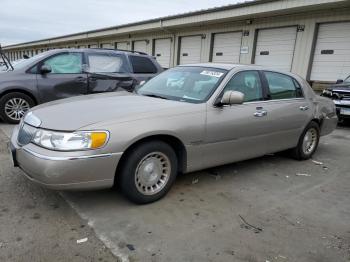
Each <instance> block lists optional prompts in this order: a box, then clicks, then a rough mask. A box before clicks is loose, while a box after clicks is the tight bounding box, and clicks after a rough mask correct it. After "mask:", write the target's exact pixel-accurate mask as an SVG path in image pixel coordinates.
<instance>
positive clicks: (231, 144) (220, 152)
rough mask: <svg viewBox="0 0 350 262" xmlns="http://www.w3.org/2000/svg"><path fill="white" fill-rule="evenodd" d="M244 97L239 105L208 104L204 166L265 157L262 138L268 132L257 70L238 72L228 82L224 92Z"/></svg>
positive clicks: (264, 141) (268, 127) (261, 88)
mask: <svg viewBox="0 0 350 262" xmlns="http://www.w3.org/2000/svg"><path fill="white" fill-rule="evenodd" d="M229 90H234V91H239V92H242V93H243V94H244V95H245V98H244V103H243V104H240V105H232V106H223V107H214V106H213V105H211V104H208V105H207V132H206V140H205V143H204V144H205V145H204V146H203V151H202V153H203V165H204V166H205V167H209V166H213V165H222V164H227V163H230V162H234V161H239V160H243V159H248V158H252V157H257V156H260V155H264V154H265V153H266V149H265V143H266V140H265V137H266V135H267V134H268V133H269V132H270V126H269V123H268V121H266V112H265V111H264V110H263V105H264V101H263V100H264V92H263V86H262V82H261V79H260V76H259V72H258V71H254V70H252V71H241V72H238V73H236V74H235V75H234V76H233V77H232V79H231V80H230V81H229V82H228V83H227V85H226V87H225V88H224V90H223V92H222V94H223V93H224V92H225V91H229Z"/></svg>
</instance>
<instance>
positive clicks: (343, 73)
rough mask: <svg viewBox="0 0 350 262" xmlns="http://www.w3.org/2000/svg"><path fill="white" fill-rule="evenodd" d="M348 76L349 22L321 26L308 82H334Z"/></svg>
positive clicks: (349, 60)
mask: <svg viewBox="0 0 350 262" xmlns="http://www.w3.org/2000/svg"><path fill="white" fill-rule="evenodd" d="M349 74H350V22H346V23H330V24H321V25H320V26H319V29H318V34H317V39H316V45H315V51H314V56H313V61H312V67H311V75H310V80H312V81H336V80H337V79H344V78H345V77H347V76H348V75H349Z"/></svg>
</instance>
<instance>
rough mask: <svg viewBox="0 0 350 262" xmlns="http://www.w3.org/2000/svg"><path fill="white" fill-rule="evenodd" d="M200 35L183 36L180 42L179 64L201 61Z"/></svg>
mask: <svg viewBox="0 0 350 262" xmlns="http://www.w3.org/2000/svg"><path fill="white" fill-rule="evenodd" d="M201 50H202V37H201V36H184V37H181V43H180V61H179V64H180V65H183V64H192V63H199V62H200V61H201Z"/></svg>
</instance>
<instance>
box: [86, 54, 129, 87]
mask: <svg viewBox="0 0 350 262" xmlns="http://www.w3.org/2000/svg"><path fill="white" fill-rule="evenodd" d="M86 65H87V67H88V71H89V75H88V83H89V84H88V93H101V92H113V91H122V90H127V91H132V88H133V80H127V81H122V80H117V79H115V78H113V76H115V75H117V74H118V75H125V76H130V66H129V63H128V60H127V58H126V56H125V55H124V54H121V53H116V52H108V51H107V52H100V51H99V52H87V53H86Z"/></svg>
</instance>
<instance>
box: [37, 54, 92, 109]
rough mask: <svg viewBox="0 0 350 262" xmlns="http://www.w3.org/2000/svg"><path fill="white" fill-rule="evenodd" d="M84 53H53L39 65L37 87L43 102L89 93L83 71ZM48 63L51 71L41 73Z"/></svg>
mask: <svg viewBox="0 0 350 262" xmlns="http://www.w3.org/2000/svg"><path fill="white" fill-rule="evenodd" d="M82 64H83V55H82V53H79V52H65V53H60V54H56V55H53V56H51V57H49V58H48V59H46V60H44V61H43V62H41V63H40V64H39V65H38V74H37V88H38V91H39V94H40V98H41V102H42V103H44V102H48V101H52V100H56V99H61V98H68V97H72V96H78V95H85V94H87V87H88V83H87V75H86V74H85V73H83V72H82ZM42 65H48V66H50V68H51V72H49V73H44V74H41V73H40V67H41V66H42Z"/></svg>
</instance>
